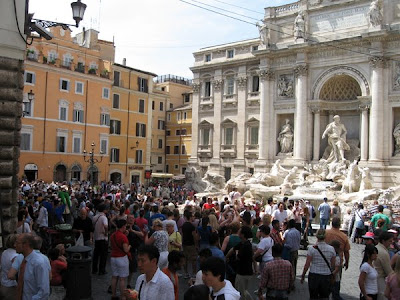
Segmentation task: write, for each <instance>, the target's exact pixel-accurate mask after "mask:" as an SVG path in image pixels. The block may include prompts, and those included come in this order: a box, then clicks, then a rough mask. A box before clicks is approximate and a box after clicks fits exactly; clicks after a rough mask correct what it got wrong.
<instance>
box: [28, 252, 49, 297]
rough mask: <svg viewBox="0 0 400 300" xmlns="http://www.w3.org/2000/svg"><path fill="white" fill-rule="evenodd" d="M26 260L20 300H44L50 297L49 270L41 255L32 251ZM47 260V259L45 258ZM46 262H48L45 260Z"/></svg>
mask: <svg viewBox="0 0 400 300" xmlns="http://www.w3.org/2000/svg"><path fill="white" fill-rule="evenodd" d="M25 259H26V266H25V273H24V290H23V293H22V300H46V299H49V296H50V277H49V274H50V272H51V269H50V268H49V263H45V258H44V256H43V255H42V254H39V253H37V252H36V251H32V252H31V254H29V255H28V256H27V257H25ZM46 259H47V258H46ZM47 261H48V260H47Z"/></svg>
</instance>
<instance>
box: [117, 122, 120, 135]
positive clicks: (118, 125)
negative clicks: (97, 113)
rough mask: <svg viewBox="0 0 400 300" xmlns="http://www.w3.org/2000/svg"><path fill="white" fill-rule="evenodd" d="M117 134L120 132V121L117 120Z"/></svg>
mask: <svg viewBox="0 0 400 300" xmlns="http://www.w3.org/2000/svg"><path fill="white" fill-rule="evenodd" d="M117 134H121V121H117Z"/></svg>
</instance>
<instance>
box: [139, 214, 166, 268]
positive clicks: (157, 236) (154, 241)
mask: <svg viewBox="0 0 400 300" xmlns="http://www.w3.org/2000/svg"><path fill="white" fill-rule="evenodd" d="M152 223H153V230H154V232H153V234H152V235H151V237H149V235H148V234H147V233H146V234H145V236H144V242H145V244H146V245H154V246H156V247H157V249H158V252H159V259H157V261H158V267H159V268H160V269H161V270H162V269H164V268H165V267H167V265H168V245H169V239H168V238H169V237H168V233H167V232H166V231H164V230H163V225H162V222H161V220H159V219H154V220H153V222H152Z"/></svg>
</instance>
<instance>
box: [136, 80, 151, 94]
mask: <svg viewBox="0 0 400 300" xmlns="http://www.w3.org/2000/svg"><path fill="white" fill-rule="evenodd" d="M138 87H139V92H143V93H147V92H148V91H149V88H148V84H147V79H146V78H141V77H138Z"/></svg>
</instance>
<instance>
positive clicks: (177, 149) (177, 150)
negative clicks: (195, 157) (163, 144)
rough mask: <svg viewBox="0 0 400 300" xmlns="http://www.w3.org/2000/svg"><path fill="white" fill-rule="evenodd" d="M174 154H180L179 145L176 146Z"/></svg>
mask: <svg viewBox="0 0 400 300" xmlns="http://www.w3.org/2000/svg"><path fill="white" fill-rule="evenodd" d="M174 154H179V146H174Z"/></svg>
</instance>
